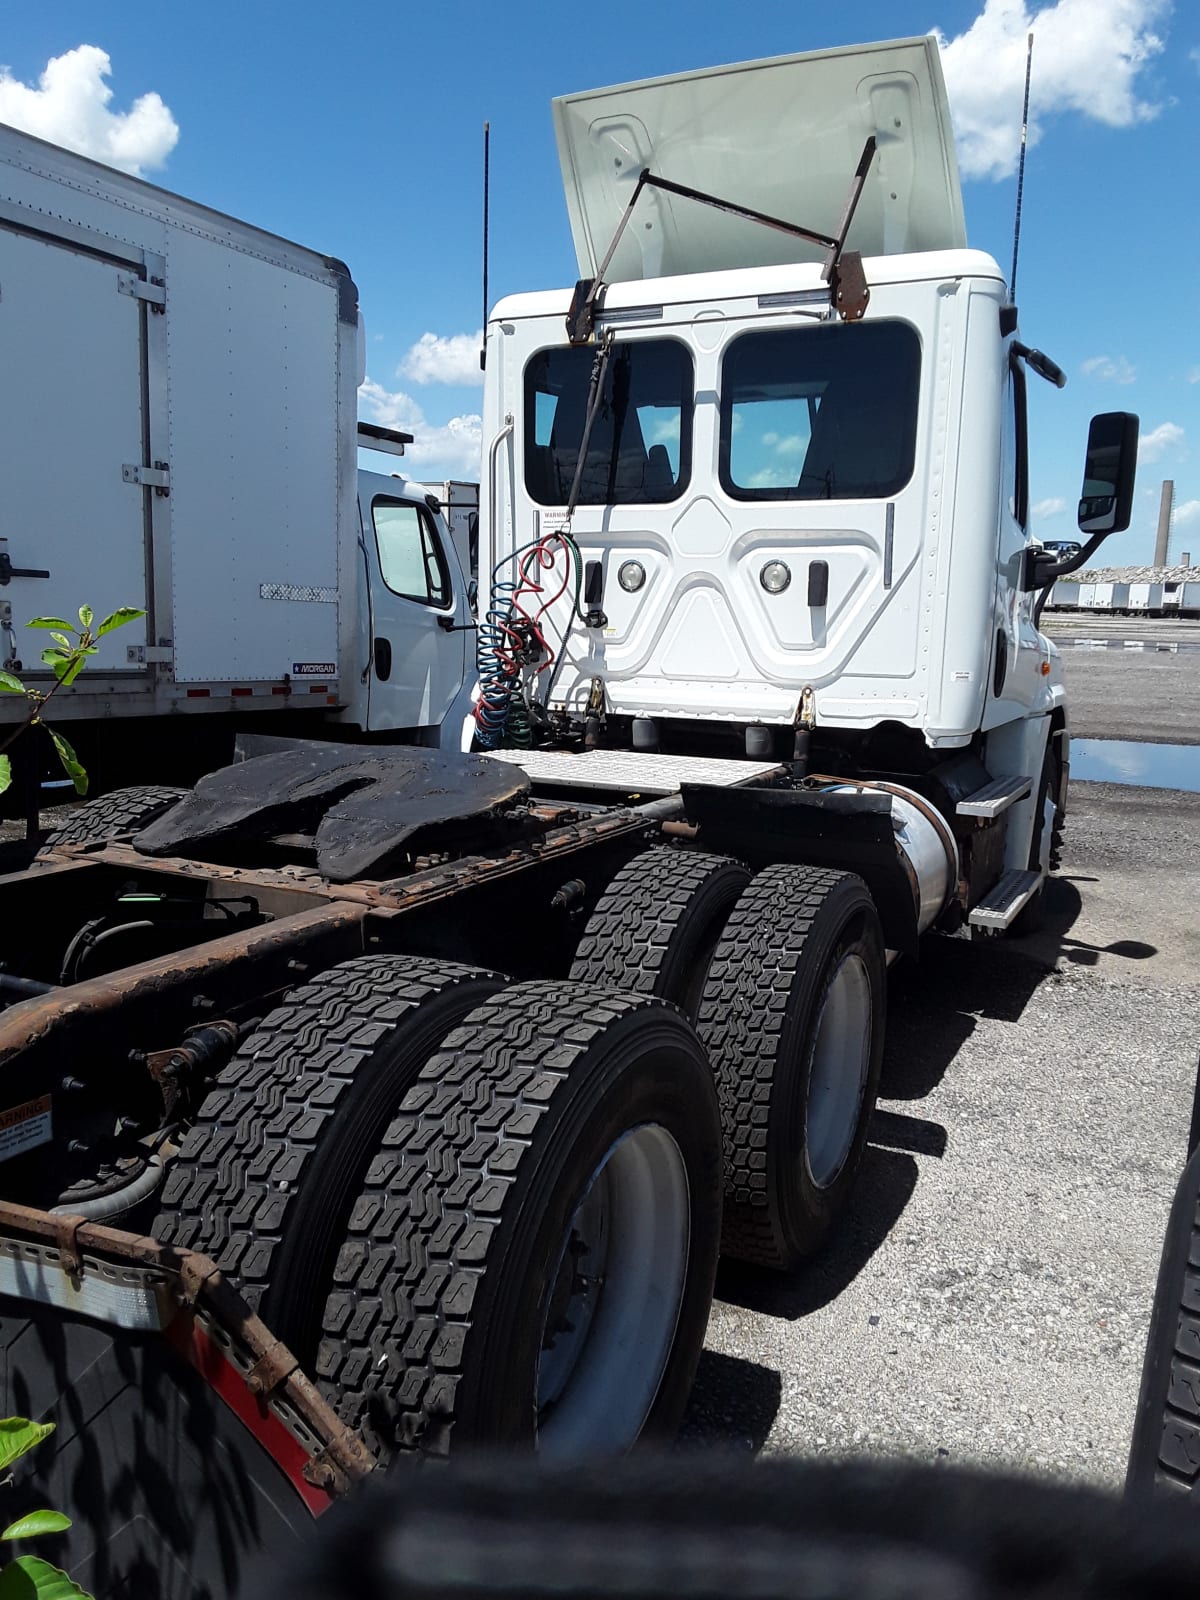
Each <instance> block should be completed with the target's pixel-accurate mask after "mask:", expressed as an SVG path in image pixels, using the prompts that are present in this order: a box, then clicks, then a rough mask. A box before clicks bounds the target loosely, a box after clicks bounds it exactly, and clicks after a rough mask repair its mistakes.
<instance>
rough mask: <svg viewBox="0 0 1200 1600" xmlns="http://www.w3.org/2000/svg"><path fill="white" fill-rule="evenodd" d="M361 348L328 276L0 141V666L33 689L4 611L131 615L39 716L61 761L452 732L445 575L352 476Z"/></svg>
mask: <svg viewBox="0 0 1200 1600" xmlns="http://www.w3.org/2000/svg"><path fill="white" fill-rule="evenodd" d="M364 349H365V345H364V335H363V325H362V320H361V317H360V314H359V306H358V293H357V290H356V288H355V285H354V282H353V280H352V278H351V276H350V273H349V271H348V270H347V268H346V267H345V266H344V265H343V264H342V263H341V262H339V261H336V260H333V259H331V258H330V257H328V256H324V255H321V254H318V253H317V252H314V251H312V250H307V249H304V248H303V247H301V246H300V245H296V244H292V243H290V242H289V241H287V240H285V239H281V238H277V237H276V236H275V235H273V234H270V233H266V232H264V231H263V230H262V229H260V228H255V227H252V226H250V225H249V224H247V223H244V222H239V221H237V220H236V219H234V218H232V217H227V216H223V215H220V214H219V213H217V212H214V211H211V210H209V209H208V208H206V207H204V206H201V205H197V204H195V203H193V202H192V201H190V200H185V199H182V198H180V197H179V196H177V195H173V194H169V193H167V192H165V191H164V190H161V189H158V188H155V187H154V186H152V185H150V184H148V183H145V182H142V181H141V180H140V179H137V178H133V177H129V176H127V175H126V174H124V173H120V172H115V171H113V170H111V169H110V168H107V167H103V166H100V165H98V164H97V163H95V162H92V161H88V160H86V159H85V158H83V157H82V156H78V155H75V154H73V153H71V152H69V151H66V150H62V149H59V148H57V147H56V146H53V145H48V144H45V143H42V142H41V141H40V140H38V139H34V138H31V137H29V136H28V135H26V134H23V133H18V132H16V131H15V130H13V129H10V128H3V127H0V369H2V371H3V382H2V384H0V481H2V482H3V484H4V495H3V504H2V507H0V658H2V659H3V660H4V664H5V666H6V667H7V668H9V669H10V670H15V671H19V672H20V673H21V674H22V676H23V678H24V679H25V680H26V681H27V682H29V683H30V684H32V685H33V686H35V687H38V686H40V687H42V688H48V687H49V686H50V685H52V684H53V682H54V679H53V677H52V676H51V675H50V673H49V672H48V671H47V670H46V669H45V668H44V667H43V666H42V664H41V661H40V648H41V646H42V645H43V644H45V643H47V642H48V640H47V637H46V635H45V634H42V633H37V632H34V633H29V632H28V631H27V630H26V628H25V624H26V623H27V622H28V621H29V620H30V619H31V618H32V617H35V616H46V615H50V616H60V617H64V618H67V619H71V618H73V617H74V616H75V612H76V610H77V608H78V607H79V606H80V605H83V604H87V605H90V606H92V607H93V608H94V609H95V611H96V614H97V615H98V616H100V615H104V614H105V613H106V612H109V611H112V610H114V609H115V608H116V607H118V606H134V607H138V608H140V609H142V610H144V611H145V613H146V615H145V618H144V619H143V620H142V621H140V622H137V623H134V624H131V625H130V626H128V627H126V628H125V629H123V630H122V631H121V632H120V633H119V634H116V633H114V634H112V635H110V636H109V637H107V638H105V639H103V640H101V641H100V653H99V654H98V655H97V656H96V657H95V658H94V660H93V661H92V663H91V665H90V670H89V671H88V672H87V673H86V674H84V675H83V676H82V677H81V678H80V679H79V680H78V682H77V683H76V684H75V685H74V686H73V687H72V688H71V689H70V690H69V691H66V692H60V693H58V694H57V695H56V697H55V704H54V717H55V720H56V721H58V722H62V723H65V722H71V723H72V724H73V725H74V726H73V728H72V730H71V731H70V737H71V738H72V740H73V741H74V742H75V743H76V744H77V746H78V748H79V750H80V753H81V755H82V756H83V757H84V761H85V765H93V764H97V763H98V764H100V765H103V764H104V762H105V759H106V757H107V758H110V764H111V765H112V766H113V768H114V771H117V772H120V771H122V770H124V771H126V772H128V771H129V770H131V769H133V768H136V767H137V766H138V765H139V764H140V765H142V766H145V765H146V764H147V762H148V761H152V762H153V771H154V772H155V773H156V775H158V776H160V777H164V778H167V779H168V780H175V779H178V778H179V777H180V776H181V775H189V774H190V776H191V777H196V776H198V775H199V774H200V773H201V772H203V771H205V770H206V769H208V768H211V767H212V766H214V765H217V764H219V763H220V761H221V759H229V755H228V754H226V755H225V756H224V757H222V755H221V751H222V750H223V749H225V748H226V747H228V751H229V753H232V737H231V733H230V728H231V726H232V724H233V720H234V718H235V717H236V718H238V719H239V720H240V722H241V723H242V724H243V725H250V726H258V727H260V728H261V727H264V726H265V727H266V728H268V729H275V730H276V731H279V732H284V731H288V732H297V731H300V732H302V731H304V729H305V728H307V727H309V726H310V725H312V724H313V723H323V722H325V721H326V720H332V721H333V722H335V723H336V724H339V725H340V726H341V728H342V729H343V730H344V731H345V732H346V733H347V734H348V733H349V732H350V731H351V730H354V731H357V732H360V733H364V734H371V735H382V736H389V735H393V736H394V735H399V734H401V733H402V734H403V735H404V736H405V737H407V738H408V739H410V740H414V741H418V742H425V743H436V742H437V740H438V738H439V737H440V729H441V725H442V723H443V721H444V720H445V719H446V718H447V717H450V719H451V722H452V723H453V725H454V727H455V729H456V730H457V728H458V727H459V726H460V725H461V708H460V705H459V702H460V700H462V699H463V697H464V695H465V693H466V689H467V679H468V678H469V662H470V655H471V652H470V650H469V647H468V639H469V637H470V625H471V623H472V620H473V619H472V616H471V611H470V603H469V593H468V591H469V578H468V576H467V574H466V573H465V571H464V568H463V564H462V562H461V561H460V560H459V558H458V554H457V551H456V547H455V543H454V541H453V539H452V538H451V537H449V536H448V531H447V526H446V521H445V519H444V518H443V517H442V516H441V513H440V511H439V510H438V509H437V508H436V505H435V502H434V501H433V498H432V497H430V496H428V495H427V492H426V491H425V490H424V489H423V488H422V487H420V486H417V485H411V484H409V483H408V482H407V481H406V480H404V479H403V478H397V477H391V476H387V475H385V474H384V473H383V472H359V471H358V470H357V467H356V463H357V452H358V450H359V449H360V448H363V447H365V448H367V449H370V450H375V451H383V452H388V453H390V454H391V455H393V456H394V455H397V454H400V453H402V451H403V445H404V436H403V435H400V434H397V433H394V432H392V431H390V430H388V429H385V428H377V427H370V426H365V425H364V426H363V427H362V428H360V427H359V425H358V421H357V391H358V387H359V384H360V382H361V381H362V377H363V369H364ZM453 488H454V490H455V499H456V501H457V499H459V498H461V497H462V496H461V488H462V486H457V485H456V486H453ZM43 680H44V681H43ZM0 700H2V703H0V723H2V722H3V721H12V720H14V719H16V718H17V717H18V716H19V715H20V714H21V712H22V703H21V702H20V701H19V700H16V699H15V698H14V697H12V696H4V697H0ZM114 723H119V724H120V728H119V731H114V727H113V724H114ZM101 729H102V731H103V738H100V737H98V734H99V732H100V731H101ZM323 731H324V732H325V735H326V737H328V736H329V729H328V728H325V729H324V730H323ZM139 753H140V754H141V756H142V760H141V762H140V763H139V760H138V756H139ZM126 781H128V780H127V779H126Z"/></svg>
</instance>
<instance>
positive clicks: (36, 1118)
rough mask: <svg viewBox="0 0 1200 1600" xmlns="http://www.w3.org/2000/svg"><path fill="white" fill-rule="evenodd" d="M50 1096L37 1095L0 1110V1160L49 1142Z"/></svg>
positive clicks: (5, 1159) (6, 1159)
mask: <svg viewBox="0 0 1200 1600" xmlns="http://www.w3.org/2000/svg"><path fill="white" fill-rule="evenodd" d="M50 1138H51V1134H50V1096H49V1095H48V1094H43V1095H39V1096H38V1098H37V1099H36V1100H26V1102H25V1104H24V1105H21V1106H12V1107H11V1108H10V1109H9V1110H8V1111H0V1161H8V1160H9V1159H10V1158H11V1157H13V1156H19V1155H20V1154H21V1152H22V1151H23V1150H36V1148H37V1147H38V1145H39V1144H49V1143H50Z"/></svg>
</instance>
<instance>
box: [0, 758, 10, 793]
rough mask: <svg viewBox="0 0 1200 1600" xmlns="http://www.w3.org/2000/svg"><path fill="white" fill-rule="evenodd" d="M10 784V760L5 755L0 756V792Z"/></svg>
mask: <svg viewBox="0 0 1200 1600" xmlns="http://www.w3.org/2000/svg"><path fill="white" fill-rule="evenodd" d="M11 784H12V762H11V761H10V760H9V759H8V757H7V756H0V794H3V793H4V791H5V790H6V789H7V788H9V787H10V786H11Z"/></svg>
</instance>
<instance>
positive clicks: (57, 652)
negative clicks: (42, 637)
mask: <svg viewBox="0 0 1200 1600" xmlns="http://www.w3.org/2000/svg"><path fill="white" fill-rule="evenodd" d="M70 659H71V652H70V651H69V650H64V649H63V648H62V647H61V646H60V645H57V644H51V645H47V646H46V648H45V649H44V650H43V651H42V660H43V661H44V662H45V663H46V665H47V666H48V667H52V666H53V665H54V663H55V662H56V661H69V660H70Z"/></svg>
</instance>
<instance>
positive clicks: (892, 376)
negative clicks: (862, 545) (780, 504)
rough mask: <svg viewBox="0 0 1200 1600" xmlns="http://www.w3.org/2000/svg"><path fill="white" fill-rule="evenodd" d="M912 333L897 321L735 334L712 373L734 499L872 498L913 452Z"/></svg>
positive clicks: (895, 481) (902, 478)
mask: <svg viewBox="0 0 1200 1600" xmlns="http://www.w3.org/2000/svg"><path fill="white" fill-rule="evenodd" d="M920 375H921V341H920V339H919V338H918V336H917V333H916V330H915V329H914V328H912V327H910V326H909V324H908V323H905V322H895V321H882V320H881V321H879V322H867V323H862V324H857V325H853V326H850V325H843V324H831V325H823V326H820V327H807V328H772V329H770V330H764V331H763V332H761V333H746V334H742V335H741V337H740V338H737V339H734V340H733V342H732V343H731V344H730V346H729V350H728V352H727V354H726V356H725V360H724V364H723V368H722V378H721V440H720V475H721V487H722V488H723V489H724V490H725V492H726V493H727V494H729V495H731V496H732V497H733V498H734V499H737V500H873V499H880V500H881V499H886V498H887V497H888V496H890V495H894V494H897V493H899V491H900V490H901V489H903V488H904V486H905V484H906V483H907V482H908V480H909V479H910V478H911V477H912V471H913V462H914V459H915V455H916V440H917V405H918V398H919V395H918V390H919V384H920Z"/></svg>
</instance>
